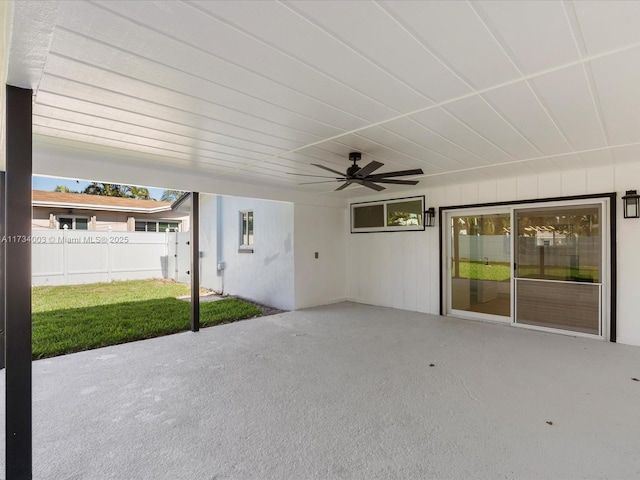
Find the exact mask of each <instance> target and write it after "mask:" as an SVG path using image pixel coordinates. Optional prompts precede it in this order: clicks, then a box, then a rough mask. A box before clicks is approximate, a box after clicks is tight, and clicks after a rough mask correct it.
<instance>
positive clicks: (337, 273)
mask: <svg viewBox="0 0 640 480" xmlns="http://www.w3.org/2000/svg"><path fill="white" fill-rule="evenodd" d="M347 219H348V216H347V209H346V208H331V207H317V206H310V205H301V204H296V205H295V206H294V222H295V234H294V239H295V244H294V249H295V307H296V309H299V308H307V307H313V306H317V305H325V304H327V303H335V302H339V301H342V300H344V299H345V291H346V270H345V261H346V249H347V241H346V238H345V236H344V231H345V229H347V228H348V220H347ZM316 252H317V253H318V258H315V253H316Z"/></svg>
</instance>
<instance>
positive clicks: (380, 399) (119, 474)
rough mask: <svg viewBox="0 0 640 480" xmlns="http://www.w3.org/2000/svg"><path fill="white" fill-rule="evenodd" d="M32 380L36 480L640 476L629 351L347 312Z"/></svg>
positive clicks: (636, 363) (185, 342)
mask: <svg viewBox="0 0 640 480" xmlns="http://www.w3.org/2000/svg"><path fill="white" fill-rule="evenodd" d="M431 365H433V366H431ZM33 370H34V379H33V388H34V452H33V458H34V478H35V479H55V480H65V479H69V480H71V479H74V480H77V479H92V480H93V479H96V480H101V479H126V480H133V479H154V480H157V479H171V480H176V479H194V480H199V479H203V480H213V479H216V480H221V479H261V480H265V479H278V480H304V479H423V478H460V479H464V478H469V479H471V478H473V479H477V478H491V479H498V478H527V479H529V478H549V479H567V478H611V479H624V478H628V479H632V478H640V455H639V454H638V451H639V448H640V382H638V381H634V380H632V378H640V348H637V347H628V346H622V345H616V344H611V343H606V342H601V341H595V340H588V339H583V338H573V337H566V336H561V335H554V334H545V333H540V332H534V331H530V330H524V329H519V328H513V327H509V326H503V325H496V324H490V323H481V322H472V321H464V320H459V319H453V318H442V317H437V316H432V315H424V314H419V313H413V312H406V311H400V310H393V309H389V308H380V307H372V306H367V305H358V304H352V303H341V304H336V305H330V306H325V307H320V308H314V309H309V310H303V311H297V312H287V313H283V314H279V315H274V316H270V317H262V318H258V319H253V320H248V321H242V322H238V323H233V324H229V325H222V326H218V327H213V328H208V329H204V330H202V331H200V333H198V334H193V333H182V334H178V335H171V336H167V337H162V338H156V339H151V340H145V341H141V342H135V343H130V344H126V345H120V346H114V347H108V348H102V349H98V350H92V351H88V352H83V353H78V354H73V355H67V356H63V357H57V358H54V359H49V360H40V361H36V362H34V364H33ZM1 388H2V392H3V394H2V402H3V403H4V377H3V378H2V387H1ZM2 415H4V404H3V405H2ZM2 423H3V425H2V427H3V429H4V417H2ZM1 441H2V451H4V436H2V440H1ZM2 472H3V473H2V474H0V476H2V475H4V465H3V466H2Z"/></svg>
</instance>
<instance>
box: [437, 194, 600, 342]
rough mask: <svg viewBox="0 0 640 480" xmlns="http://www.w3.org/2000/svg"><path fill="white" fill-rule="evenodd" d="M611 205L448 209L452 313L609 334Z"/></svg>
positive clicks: (446, 271)
mask: <svg viewBox="0 0 640 480" xmlns="http://www.w3.org/2000/svg"><path fill="white" fill-rule="evenodd" d="M607 206H608V200H603V199H597V200H595V201H592V202H591V203H589V202H588V201H582V202H581V201H565V202H546V203H544V202H541V203H535V204H534V203H528V204H526V205H522V204H521V205H518V204H512V205H509V206H502V207H486V208H464V209H457V210H450V211H447V212H445V216H444V217H443V218H444V222H445V223H444V225H446V228H445V230H444V235H445V236H444V238H443V240H444V245H445V247H446V251H445V255H444V257H443V261H444V265H443V275H444V278H443V280H444V286H445V295H444V297H443V301H444V302H445V309H444V310H445V313H447V314H450V315H455V316H460V317H470V318H478V319H489V320H498V321H504V322H509V323H511V324H513V325H521V326H526V327H528V328H536V329H554V330H560V331H567V332H575V333H578V334H587V335H595V336H600V337H603V336H605V335H606V334H607V332H606V331H605V330H606V329H605V326H606V318H605V317H606V315H605V313H604V312H605V311H606V308H605V307H607V306H608V300H607V299H608V295H609V290H608V288H609V287H608V278H609V264H608V262H609V260H608V256H607V251H608V250H607V248H608V242H609V239H608V236H607V232H608V228H607V227H606V225H607V219H606V214H607V212H608V208H607Z"/></svg>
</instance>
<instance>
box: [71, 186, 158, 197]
mask: <svg viewBox="0 0 640 480" xmlns="http://www.w3.org/2000/svg"><path fill="white" fill-rule="evenodd" d="M83 193H86V194H88V195H102V196H106V197H124V198H138V199H141V200H151V195H150V194H149V190H148V189H146V188H144V187H136V186H134V185H119V184H117V183H99V182H91V183H90V184H89V185H88V186H87V188H85V189H84V192H83Z"/></svg>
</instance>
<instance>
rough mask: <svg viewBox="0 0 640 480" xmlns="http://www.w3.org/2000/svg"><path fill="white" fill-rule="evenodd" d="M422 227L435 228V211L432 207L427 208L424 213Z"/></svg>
mask: <svg viewBox="0 0 640 480" xmlns="http://www.w3.org/2000/svg"><path fill="white" fill-rule="evenodd" d="M424 226H425V227H435V226H436V209H435V208H433V207H429V208H428V209H427V210H426V211H425V212H424Z"/></svg>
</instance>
